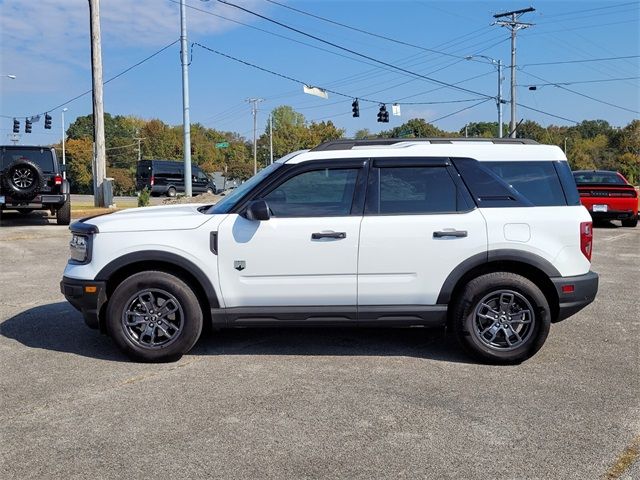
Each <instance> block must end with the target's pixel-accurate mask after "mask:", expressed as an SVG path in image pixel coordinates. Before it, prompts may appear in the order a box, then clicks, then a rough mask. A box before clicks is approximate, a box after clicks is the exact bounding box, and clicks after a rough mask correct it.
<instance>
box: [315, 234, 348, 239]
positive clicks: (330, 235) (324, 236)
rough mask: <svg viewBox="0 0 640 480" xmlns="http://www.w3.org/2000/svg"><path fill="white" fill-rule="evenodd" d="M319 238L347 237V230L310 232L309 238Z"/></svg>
mask: <svg viewBox="0 0 640 480" xmlns="http://www.w3.org/2000/svg"><path fill="white" fill-rule="evenodd" d="M321 238H347V232H316V233H312V234H311V240H320V239H321Z"/></svg>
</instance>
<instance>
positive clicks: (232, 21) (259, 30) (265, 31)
mask: <svg viewBox="0 0 640 480" xmlns="http://www.w3.org/2000/svg"><path fill="white" fill-rule="evenodd" d="M169 1H170V2H172V3H176V4H178V5H179V4H180V2H179V1H178V0H169ZM185 6H186V7H187V8H190V9H191V10H195V11H198V12H201V13H205V14H207V15H211V16H212V17H216V18H220V19H222V20H226V21H228V22H231V23H235V24H236V25H242V26H243V27H247V28H250V29H252V30H256V31H258V32H262V33H266V34H268V35H273V36H274V37H278V38H282V39H285V40H289V41H290V42H294V43H298V44H300V45H304V46H306V47H310V48H314V49H316V50H320V51H322V52H326V53H330V54H332V55H336V56H338V57H342V58H346V59H348V60H354V61H356V62H360V63H364V64H365V65H370V66H372V67H375V68H378V69H380V68H382V67H380V66H379V65H375V64H373V63H369V62H365V61H364V60H360V59H358V58H354V57H350V56H348V55H343V54H341V53H338V52H335V51H333V50H329V49H327V48H322V47H319V46H318V45H313V44H311V43H307V42H303V41H302V40H298V39H295V38H293V37H288V36H287V35H282V34H280V33H276V32H272V31H270V30H265V29H264V28H260V27H256V26H254V25H250V24H248V23H244V22H240V21H238V20H234V19H233V18H228V17H225V16H223V15H218V14H217V13H213V12H210V11H208V10H205V9H203V8H198V7H194V6H193V5H188V4H185ZM383 70H388V69H386V68H384V69H383Z"/></svg>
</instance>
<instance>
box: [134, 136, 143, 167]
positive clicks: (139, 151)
mask: <svg viewBox="0 0 640 480" xmlns="http://www.w3.org/2000/svg"><path fill="white" fill-rule="evenodd" d="M133 139H134V140H137V141H138V163H140V160H142V149H141V148H140V142H141V141H142V140H145V138H144V137H134V138H133Z"/></svg>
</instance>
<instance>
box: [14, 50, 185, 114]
mask: <svg viewBox="0 0 640 480" xmlns="http://www.w3.org/2000/svg"><path fill="white" fill-rule="evenodd" d="M179 41H180V39H176V40H174V41H173V42H171V43H170V44H168V45H165V46H164V47H162V48H161V49H160V50H157V51H155V52H154V53H152V54H151V55H149V56H148V57H146V58H144V59H142V60H140V61H139V62H137V63H135V64H133V65H131V66H130V67H127V68H125V69H124V70H123V71H121V72H120V73H118V74H116V75H114V76H113V77H111V78H109V79H107V80H105V81H104V82H103V85H106V84H107V83H109V82H112V81H113V80H115V79H117V78H120V77H121V76H122V75H124V74H125V73H128V72H130V71H131V70H133V69H134V68H136V67H138V66H140V65H142V64H143V63H145V62H146V61H148V60H151V59H152V58H153V57H155V56H156V55H159V54H160V53H162V52H164V51H165V50H167V49H168V48H170V47H172V46H173V45H175V44H176V43H178V42H179ZM92 91H93V89H90V90H87V91H85V92H82V93H81V94H80V95H76V96H75V97H73V98H71V99H70V100H67V101H66V102H64V103H61V104H60V105H56V106H55V107H52V108H50V109H48V110H45V111H44V112H40V113H36V114H35V115H32V116H37V115H44V114H45V113H51V112H54V111H56V110H57V109H59V108H60V107H64V106H65V105H68V104H70V103H71V102H74V101H76V100H78V99H79V98H82V97H84V96H85V95H88V94H90V93H91V92H92ZM23 116H24V115H14V116H8V115H2V117H4V118H18V117H23ZM27 116H28V115H27Z"/></svg>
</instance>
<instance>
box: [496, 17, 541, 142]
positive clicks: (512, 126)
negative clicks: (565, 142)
mask: <svg viewBox="0 0 640 480" xmlns="http://www.w3.org/2000/svg"><path fill="white" fill-rule="evenodd" d="M535 11H536V9H535V8H533V7H529V8H523V9H522V10H513V11H511V12H503V13H496V14H495V15H494V16H493V18H504V17H509V19H508V20H498V21H496V22H495V25H500V26H501V27H508V28H509V29H510V30H511V121H510V122H509V131H510V132H511V137H512V138H515V137H516V33H517V32H518V30H520V29H523V28H529V27H532V26H533V23H524V22H520V21H519V19H520V17H521V16H522V15H524V14H525V13H529V12H535Z"/></svg>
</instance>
